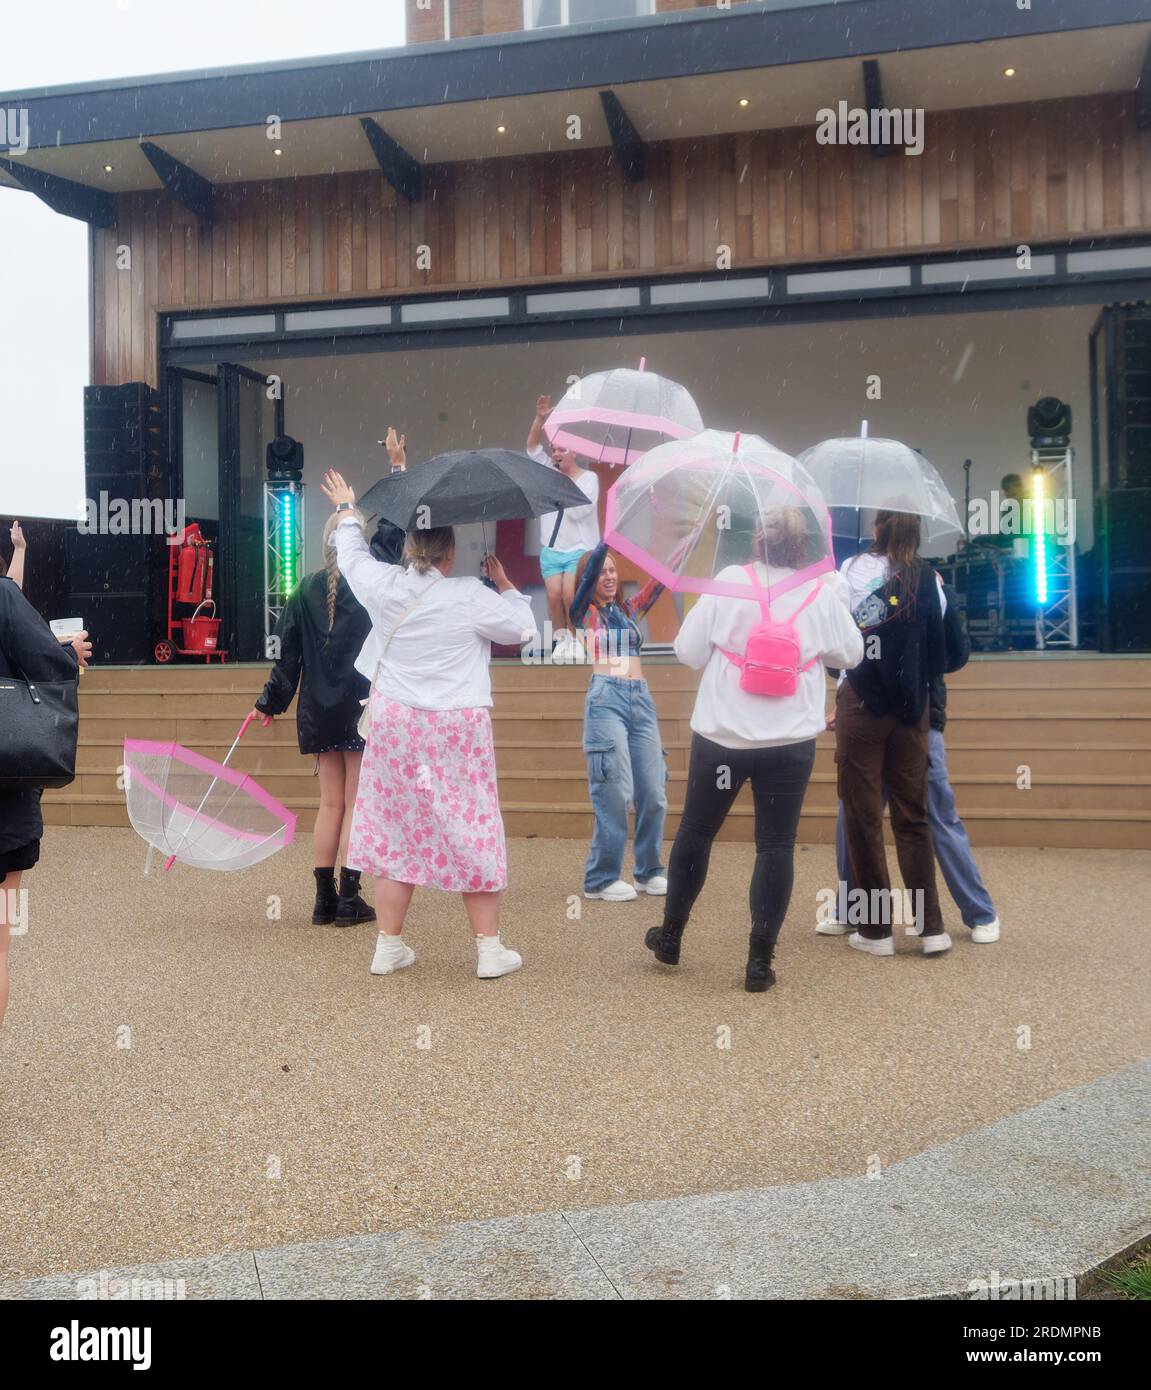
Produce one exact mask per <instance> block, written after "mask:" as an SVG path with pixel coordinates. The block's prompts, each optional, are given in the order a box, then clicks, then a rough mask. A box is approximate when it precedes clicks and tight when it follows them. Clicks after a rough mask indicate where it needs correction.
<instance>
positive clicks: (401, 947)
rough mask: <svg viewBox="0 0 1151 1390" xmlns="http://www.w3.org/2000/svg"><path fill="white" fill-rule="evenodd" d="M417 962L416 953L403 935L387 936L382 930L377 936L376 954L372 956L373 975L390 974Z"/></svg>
mask: <svg viewBox="0 0 1151 1390" xmlns="http://www.w3.org/2000/svg"><path fill="white" fill-rule="evenodd" d="M415 963H416V953H415V951H413V950H412V948H411V947H410V946H409V945H408V943H407V942H406V941H405V940H404V938H403V937H402V936H387V935H385V934H384V933H383V932H380V934H379V935H378V936H377V937H376V954H375V955H374V956H373V957H372V972H371V973H372V974H373V975H390V974H392V972H393V971H395V970H403V969H404V968H405V967H406V966H409V965H414V964H415Z"/></svg>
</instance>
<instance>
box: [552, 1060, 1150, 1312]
mask: <svg viewBox="0 0 1151 1390" xmlns="http://www.w3.org/2000/svg"><path fill="white" fill-rule="evenodd" d="M1149 1100H1151V1063H1141V1064H1139V1065H1136V1066H1133V1067H1130V1068H1126V1069H1125V1070H1124V1071H1122V1072H1119V1073H1118V1074H1116V1075H1114V1076H1110V1077H1105V1078H1103V1079H1101V1080H1099V1081H1095V1082H1091V1083H1089V1084H1088V1085H1084V1086H1079V1087H1076V1088H1075V1089H1074V1090H1071V1091H1068V1092H1065V1093H1064V1094H1063V1095H1060V1096H1056V1097H1053V1098H1052V1099H1051V1100H1049V1101H1046V1102H1043V1103H1042V1104H1040V1105H1037V1106H1034V1107H1032V1108H1031V1109H1029V1110H1026V1111H1024V1112H1022V1113H1021V1114H1019V1115H1013V1116H1011V1117H1009V1118H1008V1119H1005V1120H1002V1121H1000V1122H998V1123H997V1124H993V1125H988V1126H986V1127H984V1128H982V1129H980V1130H977V1131H976V1132H975V1133H973V1134H969V1135H964V1136H962V1137H961V1138H958V1139H955V1140H953V1141H952V1142H950V1143H947V1144H942V1145H940V1146H938V1147H936V1148H933V1149H931V1150H929V1151H928V1152H926V1153H923V1154H920V1155H917V1156H915V1157H914V1158H909V1159H905V1160H903V1161H902V1162H898V1163H895V1164H892V1165H891V1166H890V1167H888V1168H879V1169H878V1172H877V1176H875V1177H874V1178H869V1177H867V1176H860V1177H857V1178H841V1179H834V1180H828V1181H823V1182H814V1183H797V1184H789V1185H787V1186H782V1187H776V1188H768V1189H765V1190H761V1191H745V1192H729V1193H712V1194H709V1195H706V1196H701V1197H696V1198H684V1199H679V1200H675V1201H665V1202H642V1203H636V1204H633V1205H630V1206H627V1207H609V1208H603V1209H600V1210H596V1211H579V1212H569V1213H568V1220H569V1221H570V1222H571V1225H572V1227H573V1229H574V1230H575V1231H577V1232H578V1233H579V1235H580V1237H581V1238H582V1240H583V1241H584V1243H585V1244H586V1245H587V1247H588V1249H589V1250H590V1251H591V1253H592V1254H593V1255H594V1256H595V1259H596V1262H597V1264H599V1265H600V1266H601V1267H602V1268H603V1269H604V1271H605V1272H606V1273H607V1275H608V1276H609V1277H610V1279H611V1281H612V1283H613V1285H615V1286H616V1287H617V1288H618V1289H619V1290H620V1292H621V1294H622V1295H623V1297H625V1298H641V1299H649V1298H693V1299H699V1298H928V1297H939V1296H944V1295H961V1294H967V1293H969V1292H970V1291H971V1290H972V1285H973V1283H975V1281H979V1280H982V1281H984V1283H986V1284H988V1285H989V1286H990V1285H991V1284H992V1283H993V1282H994V1280H995V1278H996V1276H998V1277H999V1278H1000V1279H1001V1280H1007V1279H1027V1280H1044V1279H1053V1278H1066V1277H1074V1276H1076V1275H1082V1274H1083V1273H1085V1272H1086V1271H1087V1270H1089V1269H1091V1268H1093V1267H1094V1266H1095V1265H1097V1264H1099V1263H1101V1262H1102V1261H1103V1260H1106V1259H1108V1258H1110V1257H1111V1256H1112V1255H1114V1254H1116V1253H1117V1252H1118V1251H1120V1250H1123V1249H1125V1248H1126V1247H1127V1246H1128V1245H1130V1244H1131V1243H1132V1242H1133V1241H1135V1240H1137V1239H1140V1238H1142V1237H1144V1236H1146V1235H1148V1234H1149V1233H1151V1144H1149V1143H1148V1135H1149V1132H1151V1105H1149Z"/></svg>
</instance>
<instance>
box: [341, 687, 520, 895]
mask: <svg viewBox="0 0 1151 1390" xmlns="http://www.w3.org/2000/svg"><path fill="white" fill-rule="evenodd" d="M370 709H371V715H370V722H371V728H370V731H369V733H368V743H367V747H366V748H365V750H364V761H363V766H362V767H361V769H360V786H359V791H358V792H357V794H356V808H355V811H354V813H353V815H352V830H351V838H350V839H349V841H348V864H349V865H350V867H351V868H353V869H360V870H362V871H363V872H364V873H369V874H373V875H375V876H376V877H377V878H390V879H395V880H396V881H397V882H399V883H415V884H419V885H421V886H423V887H427V888H442V889H444V890H445V892H448V893H496V892H499V891H500V890H501V889H503V888H506V887H507V881H508V868H507V845H506V842H505V840H504V822H503V817H502V816H501V815H500V801H499V792H498V790H497V788H496V757H495V748H494V746H493V743H492V721H491V719H490V717H489V715H488V712H487V710H486V709H483V708H479V709H454V710H431V709H413V708H412V707H411V706H410V705H401V704H399V703H397V702H396V701H395V700H387V699H385V698H384V697H383V696H381V695H380V694H379V692H378V691H377V692H376V693H375V694H373V696H372V702H371V706H370Z"/></svg>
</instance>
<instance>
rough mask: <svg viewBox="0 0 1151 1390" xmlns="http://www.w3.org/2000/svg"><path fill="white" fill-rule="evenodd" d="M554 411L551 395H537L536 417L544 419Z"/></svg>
mask: <svg viewBox="0 0 1151 1390" xmlns="http://www.w3.org/2000/svg"><path fill="white" fill-rule="evenodd" d="M551 413H552V398H551V397H550V396H537V397H536V419H537V420H540V421H543V420H546V419H547V418H548V416H549V415H550V414H551Z"/></svg>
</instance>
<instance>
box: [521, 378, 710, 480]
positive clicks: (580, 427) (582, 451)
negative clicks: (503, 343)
mask: <svg viewBox="0 0 1151 1390" xmlns="http://www.w3.org/2000/svg"><path fill="white" fill-rule="evenodd" d="M646 365H647V359H646V358H643V357H641V358H640V363H639V370H638V371H632V369H631V368H630V367H617V368H615V370H614V371H610V372H594V373H593V374H592V375H591V376H585V377H581V378H580V379H579V381H577V382H576V383H575V384H574V385H573V386H572V387H571V388H570V390H568V391H567V392H566V394H565V395H564V396H562V397H561V399H560V401H559V403H558V404H557V405H556V406H555V408H554V409H553V410H552V412H551V414H550V415H549V416H548V418H547V420H546V421H545V422H544V434H545V435H546V436H547V438H548V441H549V443H551V444H552V445H553V446H555V447H558V448H561V449H574V450H575V452H576V453H577V454H579V455H580V456H581V457H583V458H587V459H591V460H592V461H593V462H595V463H610V464H616V465H624V466H626V465H628V464H631V463H634V462H635V461H636V459H638V458H641V457H642V456H643V455H644V454H646V453H647V451H648V450H649V449H654V448H655V446H656V445H657V444H663V443H665V442H666V441H667V440H669V439H688V438H690V437H691V436H692V435H693V434H698V433H699V431H700V430H702V429H703V419H702V417H701V416H700V413H699V407H698V406H697V405H696V403H695V401H693V400H692V398H691V395H690V394H689V392H688V391H687V389H686V388H685V387H683V386H680V384H679V383H678V382H675V381H669V380H668V379H667V377H662V376H658V375H657V374H656V373H655V372H649V371H647V370H646Z"/></svg>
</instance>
